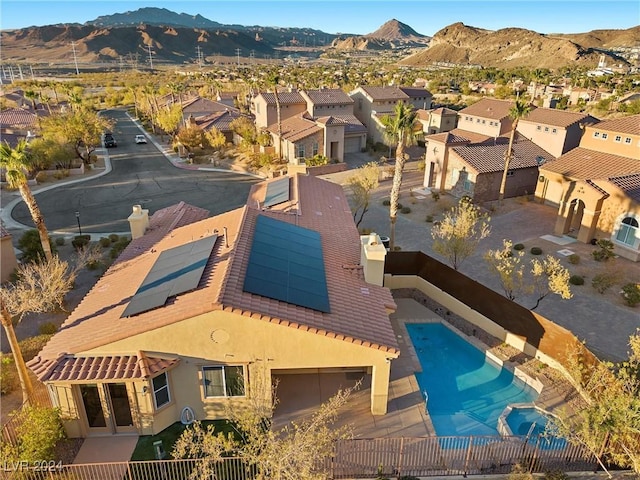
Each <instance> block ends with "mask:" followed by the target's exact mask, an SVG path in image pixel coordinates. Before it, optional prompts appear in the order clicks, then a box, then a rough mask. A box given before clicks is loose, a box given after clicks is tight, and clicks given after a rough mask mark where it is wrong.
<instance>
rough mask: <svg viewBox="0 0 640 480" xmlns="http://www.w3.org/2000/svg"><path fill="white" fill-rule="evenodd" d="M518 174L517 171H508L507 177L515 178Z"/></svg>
mask: <svg viewBox="0 0 640 480" xmlns="http://www.w3.org/2000/svg"><path fill="white" fill-rule="evenodd" d="M515 174H516V171H515V170H507V177H513V176H514V175H515Z"/></svg>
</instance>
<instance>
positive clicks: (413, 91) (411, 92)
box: [398, 87, 431, 106]
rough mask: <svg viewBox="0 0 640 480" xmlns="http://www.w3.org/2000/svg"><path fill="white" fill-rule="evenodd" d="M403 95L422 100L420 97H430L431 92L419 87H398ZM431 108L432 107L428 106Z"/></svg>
mask: <svg viewBox="0 0 640 480" xmlns="http://www.w3.org/2000/svg"><path fill="white" fill-rule="evenodd" d="M398 88H399V89H400V90H401V91H402V92H403V93H405V94H406V95H407V96H408V97H409V98H420V97H430V96H431V92H430V91H429V90H427V89H424V88H418V87H398ZM427 106H430V105H427Z"/></svg>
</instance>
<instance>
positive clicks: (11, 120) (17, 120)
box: [0, 108, 38, 128]
mask: <svg viewBox="0 0 640 480" xmlns="http://www.w3.org/2000/svg"><path fill="white" fill-rule="evenodd" d="M37 122H38V116H37V115H36V114H35V113H33V112H30V111H28V110H25V109H23V108H9V109H7V110H2V111H1V112H0V125H2V126H3V127H6V126H11V127H25V128H27V127H35V126H36V125H37Z"/></svg>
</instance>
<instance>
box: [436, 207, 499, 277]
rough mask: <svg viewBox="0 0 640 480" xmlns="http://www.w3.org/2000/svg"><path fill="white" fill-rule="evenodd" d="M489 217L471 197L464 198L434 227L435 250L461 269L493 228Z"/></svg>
mask: <svg viewBox="0 0 640 480" xmlns="http://www.w3.org/2000/svg"><path fill="white" fill-rule="evenodd" d="M489 221H490V218H489V217H488V216H487V215H485V214H482V213H481V212H480V209H479V208H478V207H476V206H475V205H474V204H473V203H472V202H471V200H469V199H468V198H466V197H465V198H462V199H461V200H460V201H459V202H458V205H457V206H455V207H453V208H452V209H451V210H450V211H448V212H447V213H445V215H444V219H443V220H442V221H441V222H440V224H439V225H434V226H433V228H431V236H432V237H433V240H434V241H433V250H434V251H435V252H437V253H439V254H440V255H442V256H443V257H445V258H446V259H447V260H449V263H450V264H451V266H452V267H453V268H454V269H455V270H458V267H459V266H460V264H461V263H462V262H463V261H464V260H465V259H466V258H468V257H470V256H471V255H473V253H474V252H475V251H476V249H477V248H478V244H479V243H480V240H482V239H484V238H486V237H487V236H488V235H489V233H490V232H491V229H490V227H489Z"/></svg>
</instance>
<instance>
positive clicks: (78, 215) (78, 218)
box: [76, 212, 82, 235]
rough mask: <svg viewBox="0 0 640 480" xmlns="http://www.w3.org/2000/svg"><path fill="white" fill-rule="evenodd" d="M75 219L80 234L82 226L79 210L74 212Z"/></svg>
mask: <svg viewBox="0 0 640 480" xmlns="http://www.w3.org/2000/svg"><path fill="white" fill-rule="evenodd" d="M76 220H77V221H78V232H79V234H80V235H82V227H81V226H80V212H76Z"/></svg>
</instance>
